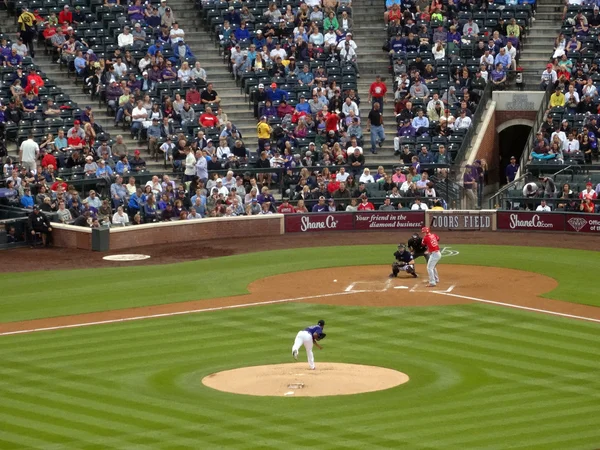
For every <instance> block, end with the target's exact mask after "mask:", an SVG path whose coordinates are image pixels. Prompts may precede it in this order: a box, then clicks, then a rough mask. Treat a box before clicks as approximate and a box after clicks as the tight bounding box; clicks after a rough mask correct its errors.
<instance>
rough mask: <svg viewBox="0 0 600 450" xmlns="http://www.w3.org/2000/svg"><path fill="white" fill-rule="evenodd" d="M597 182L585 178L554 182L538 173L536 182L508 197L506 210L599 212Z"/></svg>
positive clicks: (598, 185) (598, 184)
mask: <svg viewBox="0 0 600 450" xmlns="http://www.w3.org/2000/svg"><path fill="white" fill-rule="evenodd" d="M599 193H600V182H597V183H596V186H594V183H593V182H592V181H591V180H590V179H589V177H588V178H587V180H582V181H581V183H573V182H565V183H562V184H557V183H556V182H555V179H554V178H553V177H551V176H541V177H539V179H537V180H536V181H529V182H527V183H525V185H524V186H523V188H522V189H521V190H520V191H518V192H514V193H512V194H511V195H510V196H509V197H510V199H509V201H508V207H509V209H525V210H528V211H539V212H549V211H571V212H584V213H598V212H600V204H598V202H597V200H598V195H599Z"/></svg>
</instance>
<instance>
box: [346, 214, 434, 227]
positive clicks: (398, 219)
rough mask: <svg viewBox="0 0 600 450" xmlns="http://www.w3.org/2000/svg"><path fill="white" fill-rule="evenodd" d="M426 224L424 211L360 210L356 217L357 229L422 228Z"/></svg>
mask: <svg viewBox="0 0 600 450" xmlns="http://www.w3.org/2000/svg"><path fill="white" fill-rule="evenodd" d="M424 225H425V213H424V212H422V211H414V212H413V211H398V212H392V211H385V212H383V211H382V212H358V213H356V215H355V217H354V229H355V230H386V229H389V230H392V229H406V228H421V227H422V226H424Z"/></svg>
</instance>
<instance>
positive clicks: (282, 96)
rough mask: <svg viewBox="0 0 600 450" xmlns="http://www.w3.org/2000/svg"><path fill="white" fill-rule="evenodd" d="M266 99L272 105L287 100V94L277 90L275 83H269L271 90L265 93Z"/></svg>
mask: <svg viewBox="0 0 600 450" xmlns="http://www.w3.org/2000/svg"><path fill="white" fill-rule="evenodd" d="M267 98H268V99H269V100H271V102H272V103H275V102H280V101H281V100H287V99H288V93H287V92H286V91H284V90H283V89H279V87H277V83H271V89H269V90H268V91H267Z"/></svg>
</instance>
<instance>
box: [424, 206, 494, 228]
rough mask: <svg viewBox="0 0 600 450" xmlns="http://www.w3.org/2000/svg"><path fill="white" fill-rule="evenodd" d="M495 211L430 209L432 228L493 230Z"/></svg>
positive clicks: (429, 220)
mask: <svg viewBox="0 0 600 450" xmlns="http://www.w3.org/2000/svg"><path fill="white" fill-rule="evenodd" d="M495 214H496V212H495V211H429V212H428V213H427V215H428V222H429V226H430V227H431V229H432V230H450V231H452V230H482V231H483V230H485V231H492V230H493V226H494V215H495Z"/></svg>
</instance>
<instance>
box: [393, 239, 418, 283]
mask: <svg viewBox="0 0 600 450" xmlns="http://www.w3.org/2000/svg"><path fill="white" fill-rule="evenodd" d="M394 258H396V261H394V262H393V263H392V273H391V274H390V278H395V277H397V276H398V273H399V272H400V271H401V270H402V271H404V272H406V273H409V274H411V275H412V276H413V278H417V277H418V275H417V273H416V272H415V261H414V259H413V256H412V254H411V253H410V252H409V251H408V250H407V249H406V246H405V245H404V244H400V245H398V251H397V252H394Z"/></svg>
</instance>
